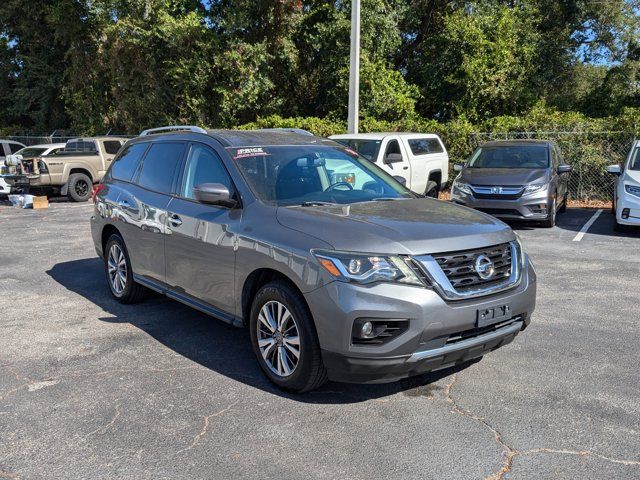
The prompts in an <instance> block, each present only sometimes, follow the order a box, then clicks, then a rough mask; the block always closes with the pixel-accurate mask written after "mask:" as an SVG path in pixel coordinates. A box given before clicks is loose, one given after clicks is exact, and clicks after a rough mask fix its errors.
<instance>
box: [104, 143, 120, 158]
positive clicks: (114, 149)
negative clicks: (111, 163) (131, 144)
mask: <svg viewBox="0 0 640 480" xmlns="http://www.w3.org/2000/svg"><path fill="white" fill-rule="evenodd" d="M121 146H122V144H121V143H120V142H119V141H118V140H106V141H105V142H104V151H105V152H107V153H108V154H109V155H115V154H116V153H118V150H120V147H121Z"/></svg>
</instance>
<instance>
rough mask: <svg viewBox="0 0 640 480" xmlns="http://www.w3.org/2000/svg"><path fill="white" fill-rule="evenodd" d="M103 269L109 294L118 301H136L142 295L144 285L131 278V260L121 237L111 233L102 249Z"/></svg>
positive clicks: (140, 298) (126, 302)
mask: <svg viewBox="0 0 640 480" xmlns="http://www.w3.org/2000/svg"><path fill="white" fill-rule="evenodd" d="M104 271H105V273H106V275H107V283H108V284H109V289H110V290H111V294H112V295H113V296H114V297H115V298H116V300H118V301H119V302H120V303H125V304H128V303H136V302H139V301H140V300H142V298H143V297H144V292H145V291H144V287H143V286H142V285H140V284H138V283H136V282H134V280H133V272H132V271H131V261H130V260H129V253H128V252H127V247H125V245H124V241H123V240H122V237H121V236H120V235H117V234H113V235H111V236H110V237H109V240H107V245H106V248H105V250H104Z"/></svg>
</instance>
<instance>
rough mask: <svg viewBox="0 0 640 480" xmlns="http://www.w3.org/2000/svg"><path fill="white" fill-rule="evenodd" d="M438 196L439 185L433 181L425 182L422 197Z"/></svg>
mask: <svg viewBox="0 0 640 480" xmlns="http://www.w3.org/2000/svg"><path fill="white" fill-rule="evenodd" d="M439 194H440V185H438V184H437V183H436V182H434V181H433V180H429V181H428V182H427V187H426V188H425V189H424V196H425V197H429V198H438V195H439Z"/></svg>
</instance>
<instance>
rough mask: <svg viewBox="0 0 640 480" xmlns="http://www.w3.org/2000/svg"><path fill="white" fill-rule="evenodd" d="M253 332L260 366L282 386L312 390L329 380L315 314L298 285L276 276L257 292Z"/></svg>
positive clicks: (290, 389) (251, 316)
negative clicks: (314, 317) (314, 319)
mask: <svg viewBox="0 0 640 480" xmlns="http://www.w3.org/2000/svg"><path fill="white" fill-rule="evenodd" d="M249 334H250V336H251V344H252V347H253V351H254V353H255V355H256V359H257V360H258V363H259V364H260V368H261V369H262V371H263V372H264V374H265V375H266V376H267V378H268V379H269V380H270V381H271V382H273V383H274V384H275V385H277V386H278V387H279V388H282V389H283V390H287V391H289V392H295V393H301V392H308V391H309V390H313V389H316V388H318V387H319V386H320V385H322V384H323V383H324V382H326V381H327V371H326V369H325V368H324V364H323V363H322V355H321V352H320V342H319V341H318V334H317V332H316V328H315V324H314V321H313V317H312V316H311V312H310V311H309V307H308V306H307V304H306V302H305V300H304V297H303V296H302V294H301V293H300V292H299V291H298V290H297V288H296V287H295V286H294V285H292V284H290V283H289V282H286V281H283V280H275V281H273V282H270V283H267V284H266V285H264V286H263V287H261V288H260V289H259V290H258V291H257V292H256V294H255V297H254V298H253V301H252V304H251V312H250V313H249Z"/></svg>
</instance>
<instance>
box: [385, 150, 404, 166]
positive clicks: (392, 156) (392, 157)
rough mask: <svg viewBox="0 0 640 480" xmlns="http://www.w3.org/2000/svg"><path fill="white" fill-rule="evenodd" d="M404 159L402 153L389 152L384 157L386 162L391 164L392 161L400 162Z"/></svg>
mask: <svg viewBox="0 0 640 480" xmlns="http://www.w3.org/2000/svg"><path fill="white" fill-rule="evenodd" d="M401 161H402V154H401V153H387V156H386V157H384V163H386V164H387V165H389V164H390V163H399V162H401Z"/></svg>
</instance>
